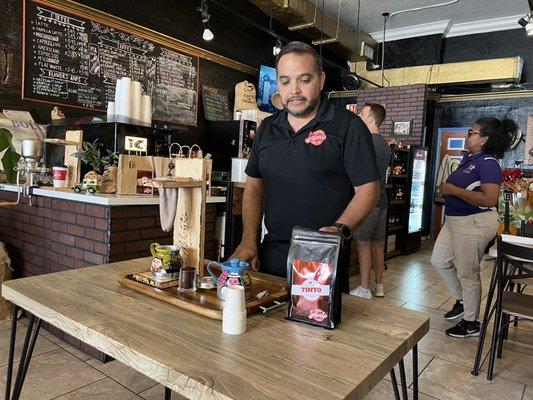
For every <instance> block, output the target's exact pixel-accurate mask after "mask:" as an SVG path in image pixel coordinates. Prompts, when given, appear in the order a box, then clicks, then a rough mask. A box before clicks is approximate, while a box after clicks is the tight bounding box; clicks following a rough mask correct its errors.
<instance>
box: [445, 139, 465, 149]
mask: <svg viewBox="0 0 533 400" xmlns="http://www.w3.org/2000/svg"><path fill="white" fill-rule="evenodd" d="M464 149H465V138H464V137H462V138H454V137H451V138H448V143H447V146H446V150H458V151H462V150H464Z"/></svg>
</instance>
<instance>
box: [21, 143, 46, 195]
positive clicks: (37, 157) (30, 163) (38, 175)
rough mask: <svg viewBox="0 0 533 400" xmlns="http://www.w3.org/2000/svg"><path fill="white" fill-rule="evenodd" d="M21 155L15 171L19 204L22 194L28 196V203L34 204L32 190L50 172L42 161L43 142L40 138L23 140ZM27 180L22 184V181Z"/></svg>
mask: <svg viewBox="0 0 533 400" xmlns="http://www.w3.org/2000/svg"><path fill="white" fill-rule="evenodd" d="M20 150H21V151H20V153H21V157H20V160H19V161H18V164H17V166H16V167H15V171H17V192H18V195H17V204H19V202H20V195H21V194H22V195H23V196H27V197H28V205H30V206H31V205H32V194H33V193H32V192H33V188H34V187H38V186H37V182H38V181H39V180H42V179H44V178H45V175H46V174H48V173H49V172H50V169H49V168H46V167H45V166H44V164H43V162H42V161H41V159H42V157H43V142H41V141H40V140H29V139H25V140H22V142H21V146H20ZM24 178H25V182H24V183H23V184H22V183H21V182H22V181H24Z"/></svg>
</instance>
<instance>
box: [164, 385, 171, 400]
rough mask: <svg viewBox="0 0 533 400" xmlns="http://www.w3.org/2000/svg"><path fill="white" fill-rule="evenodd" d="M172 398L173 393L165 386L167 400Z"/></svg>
mask: <svg viewBox="0 0 533 400" xmlns="http://www.w3.org/2000/svg"><path fill="white" fill-rule="evenodd" d="M171 396H172V391H171V390H170V389H169V388H167V387H166V386H165V400H170V397H171Z"/></svg>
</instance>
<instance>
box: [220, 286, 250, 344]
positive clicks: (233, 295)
mask: <svg viewBox="0 0 533 400" xmlns="http://www.w3.org/2000/svg"><path fill="white" fill-rule="evenodd" d="M226 289H227V292H226V300H225V301H224V309H223V310H222V332H224V333H227V334H228V335H240V334H241V333H244V332H246V303H245V299H244V287H243V286H228V287H227V288H226Z"/></svg>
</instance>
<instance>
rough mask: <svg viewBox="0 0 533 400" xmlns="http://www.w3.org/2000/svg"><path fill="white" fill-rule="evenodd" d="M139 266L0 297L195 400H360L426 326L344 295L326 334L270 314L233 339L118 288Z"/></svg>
mask: <svg viewBox="0 0 533 400" xmlns="http://www.w3.org/2000/svg"><path fill="white" fill-rule="evenodd" d="M149 260H150V259H149V258H144V259H137V260H130V261H122V262H118V263H113V264H106V265H100V266H96V267H87V268H81V269H76V270H69V271H64V272H58V273H53V274H47V275H40V276H35V277H30V278H23V279H17V280H11V281H8V282H5V283H4V284H3V287H2V294H3V296H4V297H5V298H6V299H8V300H10V301H12V302H13V303H15V304H17V305H18V306H20V307H22V308H23V309H25V310H27V311H29V312H31V313H32V314H34V315H35V316H37V317H38V318H41V319H42V320H43V321H46V322H48V323H50V324H52V325H54V326H56V327H58V328H59V329H62V330H63V331H65V332H67V333H69V334H70V335H73V336H75V337H76V338H78V339H79V340H81V341H83V342H86V343H88V344H90V345H92V346H94V347H96V348H98V349H99V350H101V351H103V352H105V353H107V354H109V355H110V356H112V357H114V358H115V359H117V360H119V361H120V362H122V363H124V364H126V365H129V366H130V367H132V368H134V369H136V370H137V371H139V372H141V373H143V374H144V375H146V376H148V377H150V378H152V379H154V380H156V381H157V382H159V383H161V384H162V385H164V386H166V387H169V388H171V389H172V390H174V391H176V392H178V393H181V394H182V395H183V396H185V397H188V398H195V399H196V398H198V399H199V398H201V399H246V400H248V399H293V398H294V399H302V398H305V399H324V398H328V399H337V398H338V399H344V398H352V399H360V398H363V397H364V396H365V395H366V394H367V393H368V392H369V391H370V390H371V389H372V388H373V387H374V386H375V385H376V384H377V383H378V382H379V381H380V380H381V379H382V378H383V377H384V376H385V375H386V374H388V373H389V371H390V369H391V368H392V367H393V366H394V365H396V364H397V363H398V362H399V361H400V359H401V358H403V357H404V356H405V355H406V354H407V353H408V352H409V350H410V349H411V348H412V347H413V346H414V345H415V344H416V343H417V342H418V341H419V340H420V339H422V337H423V336H424V335H425V334H426V333H427V332H428V330H429V317H428V316H427V315H426V314H422V313H419V312H416V311H411V310H408V309H405V308H401V307H396V306H391V305H387V304H384V303H383V302H380V301H379V300H373V301H369V300H364V299H360V298H355V297H353V296H348V295H346V296H345V297H343V311H342V323H341V324H340V326H339V328H337V329H335V330H331V331H330V330H326V329H323V328H319V327H313V326H309V325H305V324H301V323H296V322H292V321H288V320H285V319H284V316H285V313H284V310H283V311H282V310H280V311H276V312H274V313H272V314H270V315H267V316H264V315H253V316H251V317H248V319H247V331H246V333H244V334H242V335H238V336H231V335H225V334H223V333H222V324H221V321H217V320H213V319H209V318H206V317H203V316H201V315H198V314H194V313H192V312H190V311H186V310H184V309H180V308H178V307H175V306H173V305H170V304H167V303H164V302H161V301H159V300H156V299H153V298H150V297H148V296H145V295H143V294H141V293H137V292H134V291H132V290H130V289H127V288H124V287H122V286H120V285H119V283H118V282H117V276H118V275H119V274H126V273H131V272H135V271H139V270H142V269H143V268H144V267H146V266H147V265H149ZM272 279H278V278H272Z"/></svg>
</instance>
